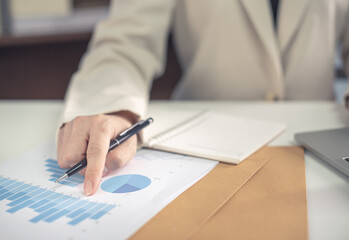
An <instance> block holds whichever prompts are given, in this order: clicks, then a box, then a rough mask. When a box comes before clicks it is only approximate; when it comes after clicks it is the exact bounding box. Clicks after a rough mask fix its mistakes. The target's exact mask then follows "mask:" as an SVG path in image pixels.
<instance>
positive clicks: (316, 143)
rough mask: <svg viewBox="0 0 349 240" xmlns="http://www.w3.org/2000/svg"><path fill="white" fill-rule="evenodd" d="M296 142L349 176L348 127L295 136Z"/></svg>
mask: <svg viewBox="0 0 349 240" xmlns="http://www.w3.org/2000/svg"><path fill="white" fill-rule="evenodd" d="M295 139H296V141H297V142H298V143H299V144H300V145H302V146H304V147H305V148H307V149H308V150H310V151H311V152H313V153H315V155H318V156H319V157H320V158H321V159H323V160H325V161H326V162H327V163H329V164H331V165H332V166H333V167H335V168H337V169H338V170H339V171H341V172H343V173H344V174H346V175H347V176H349V127H347V128H339V129H332V130H324V131H315V132H304V133H297V134H295Z"/></svg>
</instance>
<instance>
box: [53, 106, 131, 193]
mask: <svg viewBox="0 0 349 240" xmlns="http://www.w3.org/2000/svg"><path fill="white" fill-rule="evenodd" d="M129 116H130V113H129V112H119V113H116V114H113V115H93V116H80V117H76V118H75V119H73V120H72V121H70V122H68V123H66V124H65V125H64V126H63V127H62V128H61V129H60V130H59V134H58V143H57V159H58V164H59V166H60V167H62V168H71V167H72V166H74V165H75V164H76V163H78V162H79V161H81V160H82V159H84V158H85V157H86V158H87V167H86V169H84V170H82V171H80V172H79V173H80V174H82V175H85V183H84V192H85V195H87V196H90V195H92V194H94V193H95V192H96V191H97V189H98V187H99V184H100V181H101V178H102V176H103V173H107V172H108V171H111V170H115V169H117V168H120V167H122V166H123V165H125V164H126V163H127V161H129V160H130V159H131V158H132V157H133V156H134V154H135V153H136V150H137V136H132V137H131V138H129V139H128V140H126V141H125V142H124V143H123V144H121V145H120V146H118V147H117V148H115V149H113V150H112V151H110V152H109V153H108V149H109V143H110V140H112V139H114V138H115V137H116V136H117V135H118V134H119V133H121V132H122V131H124V130H125V129H126V128H129V127H130V126H131V125H132V120H131V118H130V117H129Z"/></svg>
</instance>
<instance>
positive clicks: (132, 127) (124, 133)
mask: <svg viewBox="0 0 349 240" xmlns="http://www.w3.org/2000/svg"><path fill="white" fill-rule="evenodd" d="M144 121H145V120H143V121H140V122H138V123H136V124H135V125H133V126H131V127H129V128H127V129H126V130H125V131H123V132H122V133H120V134H119V136H120V137H123V136H124V135H126V134H127V133H128V132H129V131H131V130H132V129H134V128H135V127H138V126H139V125H140V124H142V123H143V122H144Z"/></svg>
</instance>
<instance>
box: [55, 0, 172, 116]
mask: <svg viewBox="0 0 349 240" xmlns="http://www.w3.org/2000/svg"><path fill="white" fill-rule="evenodd" d="M174 4H175V3H174V0H146V1H144V0H115V1H113V2H112V3H111V6H110V12H109V17H108V19H107V20H105V21H103V22H101V23H99V24H98V25H97V27H96V28H95V30H94V33H93V36H92V39H91V41H90V43H89V47H88V51H87V52H86V53H85V54H84V56H83V58H82V60H81V62H80V65H79V69H78V71H77V72H76V73H75V74H74V75H73V77H72V79H71V81H70V84H69V87H68V90H67V93H66V96H65V106H64V110H63V114H62V119H61V121H62V122H68V121H70V120H72V119H73V118H74V117H76V116H84V115H93V114H99V113H111V112H116V111H121V110H128V111H131V112H132V113H134V114H136V115H137V116H138V117H141V116H143V115H144V114H145V111H146V106H147V102H148V98H149V89H150V87H151V84H152V80H153V78H154V77H155V76H157V75H160V74H161V73H162V71H163V65H164V58H165V57H164V56H165V47H166V46H165V44H166V42H167V41H166V40H167V35H168V31H169V27H170V23H171V18H172V12H173V8H174Z"/></svg>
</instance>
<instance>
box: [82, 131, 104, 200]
mask: <svg viewBox="0 0 349 240" xmlns="http://www.w3.org/2000/svg"><path fill="white" fill-rule="evenodd" d="M109 143H110V136H109V134H105V132H103V131H98V130H95V131H91V134H90V140H89V143H88V146H87V152H86V158H87V167H86V173H85V186H84V192H85V195H87V196H90V195H92V194H94V193H95V192H96V191H97V189H98V187H99V183H100V181H101V178H102V174H103V169H104V165H105V161H106V156H107V153H108V149H109Z"/></svg>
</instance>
